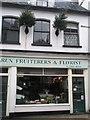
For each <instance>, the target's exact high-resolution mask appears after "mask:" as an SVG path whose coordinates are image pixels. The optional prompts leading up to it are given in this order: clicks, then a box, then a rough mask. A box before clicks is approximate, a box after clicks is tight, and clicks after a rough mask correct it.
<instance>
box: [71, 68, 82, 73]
mask: <svg viewBox="0 0 90 120" xmlns="http://www.w3.org/2000/svg"><path fill="white" fill-rule="evenodd" d="M72 74H83V70H82V69H72Z"/></svg>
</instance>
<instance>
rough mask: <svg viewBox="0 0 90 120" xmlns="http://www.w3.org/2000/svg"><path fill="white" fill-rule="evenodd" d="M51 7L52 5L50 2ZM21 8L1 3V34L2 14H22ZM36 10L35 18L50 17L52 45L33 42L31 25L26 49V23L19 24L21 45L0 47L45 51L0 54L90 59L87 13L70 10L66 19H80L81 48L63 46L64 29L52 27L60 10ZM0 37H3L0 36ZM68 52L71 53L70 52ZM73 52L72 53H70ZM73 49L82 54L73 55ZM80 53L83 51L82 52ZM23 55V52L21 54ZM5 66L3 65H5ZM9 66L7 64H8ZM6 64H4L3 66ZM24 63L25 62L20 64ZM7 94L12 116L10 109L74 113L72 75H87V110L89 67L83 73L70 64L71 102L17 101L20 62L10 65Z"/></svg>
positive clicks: (69, 86)
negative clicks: (31, 103) (41, 102)
mask: <svg viewBox="0 0 90 120" xmlns="http://www.w3.org/2000/svg"><path fill="white" fill-rule="evenodd" d="M50 7H51V6H50ZM21 12H22V9H20V8H9V7H2V6H0V36H1V34H2V16H15V17H19V16H20V14H21ZM32 12H33V13H34V16H35V18H41V19H47V20H50V44H51V45H52V46H32V44H33V27H32V28H29V33H28V35H27V47H26V49H25V37H26V35H25V32H24V30H25V27H24V26H22V27H20V35H19V43H20V44H19V45H14V44H11V45H10V44H0V50H7V51H8V50H9V51H10V50H17V51H18V52H19V50H24V51H25V52H27V51H37V52H44V54H43V53H42V54H40V53H39V54H37V53H36V54H33V53H32V54H30V53H26V54H25V53H21V54H18V53H14V54H13V53H11V54H10V53H9V52H6V53H4V54H2V53H0V56H7V57H11V56H13V57H18V58H20V57H22V58H23V57H26V58H37V59H38V58H42V59H43V58H51V59H53V58H57V59H59V58H61V59H62V58H64V59H66V60H86V61H88V57H87V55H86V56H84V55H82V54H85V53H86V54H87V53H88V50H89V47H88V29H86V28H84V27H82V26H88V16H87V15H86V14H79V13H78V14H77V13H67V21H69V22H70V21H71V22H77V23H79V43H80V46H82V47H81V48H74V47H72V48H70V47H63V45H64V32H63V31H62V32H60V34H59V36H58V37H56V35H55V29H54V28H53V21H54V18H55V15H58V13H57V12H51V11H40V10H38V11H37V10H32ZM0 41H1V38H0ZM45 52H56V53H57V52H60V53H62V54H63V53H65V56H64V55H54V54H47V53H45ZM67 53H69V55H68V54H67ZM70 53H72V55H70ZM73 53H76V54H78V53H79V55H76V56H74V55H73ZM80 53H81V54H80ZM20 55H21V56H20ZM3 66H4V65H3ZM7 66H8V65H7ZM4 67H5V66H4ZM21 67H23V65H22V66H21ZM8 68H9V69H8V95H7V103H8V104H7V110H6V116H9V113H15V112H37V111H38V112H41V111H65V110H69V111H70V113H73V97H72V76H75V77H78V76H80V77H84V78H85V80H84V83H85V98H86V100H85V111H86V112H88V111H89V109H90V108H89V107H88V102H89V100H90V98H89V97H90V96H89V97H88V89H87V88H88V68H85V67H83V71H84V74H83V75H72V68H73V67H71V68H68V79H69V80H68V93H69V97H68V99H69V102H68V103H67V104H66V103H65V104H60V105H58V104H55V105H52V104H47V105H43V104H41V105H16V84H17V66H14V65H12V66H8Z"/></svg>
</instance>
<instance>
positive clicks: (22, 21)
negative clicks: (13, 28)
mask: <svg viewBox="0 0 90 120" xmlns="http://www.w3.org/2000/svg"><path fill="white" fill-rule="evenodd" d="M18 22H19V25H20V26H22V25H24V26H25V34H26V39H25V43H26V40H27V34H28V32H29V29H28V27H32V26H33V25H34V24H35V17H34V14H33V13H32V12H31V11H30V10H28V9H25V10H24V11H23V12H22V14H21V15H20V17H19V19H18ZM25 48H26V44H25Z"/></svg>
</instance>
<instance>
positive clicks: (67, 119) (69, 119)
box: [1, 114, 90, 120]
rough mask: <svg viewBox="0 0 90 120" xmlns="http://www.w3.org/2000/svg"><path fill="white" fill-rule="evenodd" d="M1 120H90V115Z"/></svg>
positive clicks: (41, 116)
mask: <svg viewBox="0 0 90 120" xmlns="http://www.w3.org/2000/svg"><path fill="white" fill-rule="evenodd" d="M1 120H90V114H56V115H53V114H52V115H32V116H18V117H15V116H14V117H8V118H2V119H1Z"/></svg>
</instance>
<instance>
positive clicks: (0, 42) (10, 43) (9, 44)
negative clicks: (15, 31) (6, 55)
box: [0, 42, 21, 45]
mask: <svg viewBox="0 0 90 120" xmlns="http://www.w3.org/2000/svg"><path fill="white" fill-rule="evenodd" d="M0 44H3V45H5V44H6V45H20V44H21V43H2V42H0Z"/></svg>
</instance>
